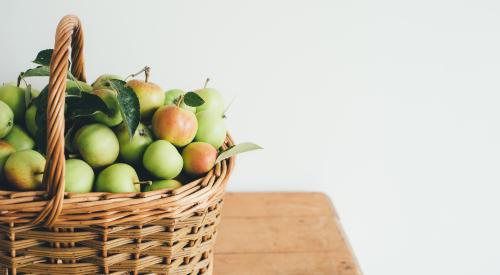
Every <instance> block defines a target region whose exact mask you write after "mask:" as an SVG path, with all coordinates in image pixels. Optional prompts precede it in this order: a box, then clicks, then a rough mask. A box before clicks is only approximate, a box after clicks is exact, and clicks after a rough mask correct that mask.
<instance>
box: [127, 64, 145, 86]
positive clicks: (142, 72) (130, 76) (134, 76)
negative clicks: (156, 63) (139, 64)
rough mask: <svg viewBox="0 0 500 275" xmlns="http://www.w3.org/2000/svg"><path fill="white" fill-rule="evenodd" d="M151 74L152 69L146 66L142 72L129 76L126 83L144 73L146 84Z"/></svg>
mask: <svg viewBox="0 0 500 275" xmlns="http://www.w3.org/2000/svg"><path fill="white" fill-rule="evenodd" d="M150 72H151V68H150V67H149V66H145V67H144V68H142V70H140V71H138V72H137V73H135V74H131V75H129V76H127V77H126V78H125V81H127V79H129V78H131V77H136V76H138V75H140V74H142V73H144V74H145V75H146V82H148V80H149V73H150Z"/></svg>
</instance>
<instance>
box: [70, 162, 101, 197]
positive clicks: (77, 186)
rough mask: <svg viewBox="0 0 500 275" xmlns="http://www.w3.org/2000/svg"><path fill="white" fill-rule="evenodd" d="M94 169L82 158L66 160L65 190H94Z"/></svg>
mask: <svg viewBox="0 0 500 275" xmlns="http://www.w3.org/2000/svg"><path fill="white" fill-rule="evenodd" d="M93 184H94V170H92V168H91V167H90V166H89V165H88V164H87V163H86V162H85V161H83V160H81V159H68V160H66V175H65V182H64V191H65V192H71V193H88V192H92V185H93Z"/></svg>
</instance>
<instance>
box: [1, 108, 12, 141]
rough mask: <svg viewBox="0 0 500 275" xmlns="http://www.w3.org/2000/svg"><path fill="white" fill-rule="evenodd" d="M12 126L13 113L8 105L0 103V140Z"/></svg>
mask: <svg viewBox="0 0 500 275" xmlns="http://www.w3.org/2000/svg"><path fill="white" fill-rule="evenodd" d="M13 125H14V113H13V112H12V109H10V107H9V105H7V104H6V103H5V102H3V101H0V138H3V137H5V136H6V135H7V134H8V133H9V132H10V130H11V129H12V126H13Z"/></svg>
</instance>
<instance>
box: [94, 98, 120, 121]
mask: <svg viewBox="0 0 500 275" xmlns="http://www.w3.org/2000/svg"><path fill="white" fill-rule="evenodd" d="M93 94H95V95H97V96H98V97H100V98H101V99H102V101H104V104H106V107H108V110H109V112H110V114H106V113H104V112H102V111H97V112H96V113H95V114H93V115H92V118H93V119H94V120H95V121H97V122H100V123H102V124H104V125H106V126H109V127H113V126H116V125H118V124H120V123H122V121H123V118H122V114H121V112H120V106H119V104H118V99H117V98H116V96H117V93H116V91H115V90H112V89H97V90H94V92H93Z"/></svg>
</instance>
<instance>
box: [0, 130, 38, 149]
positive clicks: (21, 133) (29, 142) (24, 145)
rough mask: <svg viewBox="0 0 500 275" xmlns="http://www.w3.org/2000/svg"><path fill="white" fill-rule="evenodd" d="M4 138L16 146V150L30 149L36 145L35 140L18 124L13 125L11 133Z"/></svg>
mask: <svg viewBox="0 0 500 275" xmlns="http://www.w3.org/2000/svg"><path fill="white" fill-rule="evenodd" d="M4 140H5V141H6V142H7V143H9V144H10V145H12V146H14V148H15V149H16V151H23V150H30V149H33V148H34V147H35V141H34V140H33V139H32V138H31V137H30V135H29V134H28V133H26V131H25V130H24V129H23V128H21V127H19V126H17V125H14V126H12V129H11V130H10V133H9V134H8V135H7V136H5V138H4Z"/></svg>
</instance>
